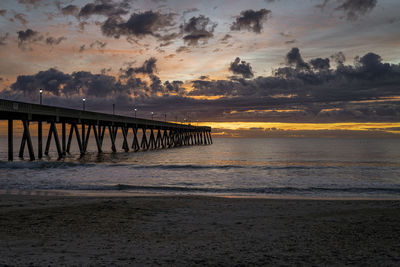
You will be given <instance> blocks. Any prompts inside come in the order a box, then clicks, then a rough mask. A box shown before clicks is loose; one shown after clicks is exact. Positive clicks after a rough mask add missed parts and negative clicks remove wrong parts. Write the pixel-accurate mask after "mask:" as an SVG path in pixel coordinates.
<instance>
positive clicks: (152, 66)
mask: <svg viewBox="0 0 400 267" xmlns="http://www.w3.org/2000/svg"><path fill="white" fill-rule="evenodd" d="M156 62H157V59H156V58H154V57H151V58H149V59H147V60H146V61H145V62H144V63H143V65H142V66H141V67H138V68H134V72H136V73H143V74H153V73H154V72H155V71H156Z"/></svg>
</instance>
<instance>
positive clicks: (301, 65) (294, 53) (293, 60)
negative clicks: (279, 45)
mask: <svg viewBox="0 0 400 267" xmlns="http://www.w3.org/2000/svg"><path fill="white" fill-rule="evenodd" d="M286 62H287V63H288V64H289V65H295V66H296V68H298V69H309V68H310V66H309V65H308V64H307V63H306V62H304V60H303V58H302V57H301V55H300V50H299V49H298V48H297V47H293V48H292V50H290V51H289V52H288V53H287V54H286Z"/></svg>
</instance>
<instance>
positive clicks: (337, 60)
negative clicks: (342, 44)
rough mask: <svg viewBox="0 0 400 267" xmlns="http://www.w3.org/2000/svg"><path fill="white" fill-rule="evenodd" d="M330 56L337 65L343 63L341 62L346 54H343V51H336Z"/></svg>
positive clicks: (344, 59)
mask: <svg viewBox="0 0 400 267" xmlns="http://www.w3.org/2000/svg"><path fill="white" fill-rule="evenodd" d="M330 58H331V59H333V60H334V61H335V63H336V64H338V65H343V63H344V62H345V61H346V56H345V55H344V54H343V52H337V53H335V54H333V55H331V56H330Z"/></svg>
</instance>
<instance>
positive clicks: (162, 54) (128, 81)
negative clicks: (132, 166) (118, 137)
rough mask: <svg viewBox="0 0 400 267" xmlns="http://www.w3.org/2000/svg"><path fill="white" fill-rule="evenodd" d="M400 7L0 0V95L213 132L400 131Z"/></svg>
mask: <svg viewBox="0 0 400 267" xmlns="http://www.w3.org/2000/svg"><path fill="white" fill-rule="evenodd" d="M399 14H400V2H399V1H397V0H304V1H285V0H252V1H232V0H230V1H229V0H221V1H199V0H196V1H194V0H188V1H178V0H152V1H150V0H149V1H140V0H137V1H133V0H114V1H111V0H60V1H50V0H13V1H12V0H2V1H1V2H0V98H4V99H12V100H19V101H25V102H32V103H37V102H38V101H39V90H40V89H43V91H44V93H43V99H44V100H43V101H44V104H47V105H56V106H63V107H70V108H81V107H82V98H85V99H86V108H87V109H88V110H92V111H99V112H107V113H110V112H112V104H113V103H115V105H116V110H117V113H118V114H121V115H129V116H131V115H133V110H134V109H135V108H136V109H137V116H138V117H145V118H150V117H151V112H154V113H155V119H160V120H163V119H164V118H165V116H167V120H169V121H181V122H182V121H185V120H186V122H191V123H192V124H199V125H211V126H212V127H213V129H214V133H215V134H216V135H220V136H234V137H236V136H251V137H264V136H268V137H279V136H296V137H298V136H329V137H331V136H357V137H358V136H373V137H376V136H384V137H400V123H399V119H398V118H400V53H399V52H400V49H399V48H400V31H399V30H398V29H399V28H400V15H399Z"/></svg>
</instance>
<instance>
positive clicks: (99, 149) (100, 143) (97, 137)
mask: <svg viewBox="0 0 400 267" xmlns="http://www.w3.org/2000/svg"><path fill="white" fill-rule="evenodd" d="M98 129H99V133H97V128H96V125H93V133H94V139H96V145H97V152H98V153H102V150H101V146H102V142H100V138H99V135H100V134H101V126H100V125H99V126H98Z"/></svg>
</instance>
